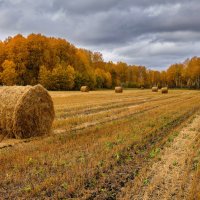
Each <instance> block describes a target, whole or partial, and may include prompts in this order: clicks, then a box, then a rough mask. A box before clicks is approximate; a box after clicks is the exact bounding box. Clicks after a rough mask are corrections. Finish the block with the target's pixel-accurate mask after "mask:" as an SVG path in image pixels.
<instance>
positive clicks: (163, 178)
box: [118, 116, 200, 200]
mask: <svg viewBox="0 0 200 200" xmlns="http://www.w3.org/2000/svg"><path fill="white" fill-rule="evenodd" d="M199 134H200V116H197V117H196V118H195V119H194V121H193V122H192V123H190V124H188V126H186V127H184V128H183V130H182V131H181V132H180V133H179V134H178V135H177V136H176V137H175V138H174V139H173V138H171V139H170V138H169V143H168V144H167V145H166V146H165V147H164V148H163V149H162V150H160V155H159V159H158V161H157V162H155V163H154V164H153V165H152V166H151V168H149V169H147V172H146V174H143V175H141V176H139V177H138V180H137V181H135V182H137V185H136V184H135V183H132V184H130V185H129V186H127V188H124V192H122V195H120V196H119V198H118V199H135V200H160V199H162V200H165V199H166V200H175V199H187V196H188V190H189V187H190V183H191V181H192V178H193V171H192V169H191V166H190V163H191V162H190V161H191V159H192V157H191V155H193V151H195V143H196V142H197V141H198V138H199Z"/></svg>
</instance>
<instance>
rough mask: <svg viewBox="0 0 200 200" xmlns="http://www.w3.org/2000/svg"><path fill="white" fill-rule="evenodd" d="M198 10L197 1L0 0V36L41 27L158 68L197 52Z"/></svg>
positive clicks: (114, 56)
mask: <svg viewBox="0 0 200 200" xmlns="http://www.w3.org/2000/svg"><path fill="white" fill-rule="evenodd" d="M199 10H200V4H199V0H190V1H189V0H173V1H172V0H123V1H122V0H101V1H99V0H84V1H83V0H73V1H66V0H43V1H39V0H34V1H32V0H0V38H1V39H4V38H5V37H6V36H8V35H14V34H17V33H22V34H29V33H32V32H36V33H38V32H40V33H43V34H45V35H48V36H56V37H64V38H66V39H67V40H69V41H70V42H72V43H74V44H75V45H78V46H79V47H84V48H89V49H91V50H95V51H102V52H103V54H104V57H105V59H106V60H109V59H111V60H114V61H119V60H122V61H125V62H128V63H130V64H141V65H146V66H148V67H154V68H155V67H158V68H162V67H166V66H168V65H169V64H170V63H174V62H180V61H183V60H184V59H186V58H187V57H191V56H194V55H197V56H198V55H199V52H200V48H199V46H200V45H199V44H200V40H199V39H200V34H199V33H200V20H199V18H200V12H199Z"/></svg>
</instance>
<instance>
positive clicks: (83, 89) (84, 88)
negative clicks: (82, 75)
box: [81, 86, 90, 92]
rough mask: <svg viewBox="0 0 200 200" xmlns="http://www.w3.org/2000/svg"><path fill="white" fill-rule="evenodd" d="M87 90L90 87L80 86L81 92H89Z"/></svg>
mask: <svg viewBox="0 0 200 200" xmlns="http://www.w3.org/2000/svg"><path fill="white" fill-rule="evenodd" d="M89 91H90V89H89V87H88V86H82V87H81V92H89Z"/></svg>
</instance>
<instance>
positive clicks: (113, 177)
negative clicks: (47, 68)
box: [0, 90, 200, 199]
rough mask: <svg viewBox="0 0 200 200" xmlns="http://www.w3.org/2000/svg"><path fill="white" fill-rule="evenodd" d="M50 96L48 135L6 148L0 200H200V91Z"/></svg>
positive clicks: (0, 152)
mask: <svg viewBox="0 0 200 200" xmlns="http://www.w3.org/2000/svg"><path fill="white" fill-rule="evenodd" d="M50 94H51V96H52V98H53V101H54V106H55V111H56V118H55V121H54V124H53V129H52V132H51V133H50V134H49V135H47V136H43V137H38V138H33V139H29V140H9V139H6V140H4V141H3V142H2V143H0V180H1V181H0V199H164V198H166V199H173V198H174V199H177V198H178V199H184V198H185V199H199V198H200V192H199V187H200V184H199V174H200V171H199V160H200V142H199V140H200V136H199V131H200V116H199V109H200V92H199V91H192V90H191V91H190V90H170V91H169V94H161V93H160V92H158V93H152V92H151V91H150V90H125V91H124V92H123V93H122V94H115V93H114V91H111V90H107V91H92V92H89V93H81V92H50ZM168 155H170V157H168ZM177 155H178V156H177ZM179 155H181V156H179ZM162 169H164V170H163V173H161V172H160V173H157V171H162ZM169 174H170V177H168V178H165V179H163V177H164V176H168V175H169ZM183 174H184V178H183ZM172 186H173V187H172ZM163 191H164V192H163Z"/></svg>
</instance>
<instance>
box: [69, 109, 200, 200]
mask: <svg viewBox="0 0 200 200" xmlns="http://www.w3.org/2000/svg"><path fill="white" fill-rule="evenodd" d="M195 113H196V110H195V109H194V110H193V111H190V112H188V113H186V114H185V115H184V116H180V117H179V118H177V119H176V120H173V121H171V122H170V123H169V124H168V125H167V126H166V127H165V128H161V130H158V131H157V133H155V134H151V136H149V137H148V138H146V140H145V141H143V143H142V144H140V146H138V147H137V148H138V149H135V148H134V144H133V146H132V147H130V148H129V149H125V150H124V152H123V155H125V156H124V157H122V160H121V161H120V162H119V163H116V164H115V165H113V166H110V168H109V169H107V170H104V171H99V172H98V173H97V174H96V177H95V179H96V180H95V181H94V180H92V183H93V182H95V183H96V184H95V186H93V184H92V183H91V182H90V181H89V180H88V182H86V183H85V189H84V190H83V191H80V192H79V193H78V194H74V195H72V198H74V199H84V200H93V199H97V200H98V199H99V200H103V199H105V200H112V199H113V200H114V199H134V200H135V199H137V198H134V197H133V196H128V197H127V196H125V194H124V193H123V190H124V189H126V187H127V184H129V183H132V182H134V181H135V180H136V179H137V178H138V174H140V172H142V171H143V169H148V168H147V166H149V165H150V163H152V162H153V161H152V160H150V159H148V158H149V154H150V152H151V150H152V148H155V146H159V147H161V146H163V145H164V144H166V143H167V141H168V138H169V136H170V134H171V132H172V131H173V130H174V129H178V128H179V127H180V126H181V127H182V125H183V122H187V121H188V118H190V117H191V116H193V115H194V114H195ZM199 119H200V118H198V120H199ZM195 123H196V121H195ZM152 135H153V136H152ZM143 150H145V152H144V153H142V154H141V153H138V152H140V151H143ZM126 155H127V156H128V157H132V158H133V159H132V160H128V161H127V160H126ZM102 174H103V176H102ZM155 174H156V171H155ZM142 184H143V182H142ZM142 186H143V185H142ZM140 189H141V188H138V190H140ZM131 191H132V192H133V194H134V191H135V190H131ZM122 194H124V196H125V197H124V198H123V196H122ZM139 199H141V200H144V199H145V198H143V197H142V198H139ZM150 199H151V198H150ZM160 199H162V198H160ZM156 200H159V198H158V199H156Z"/></svg>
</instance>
